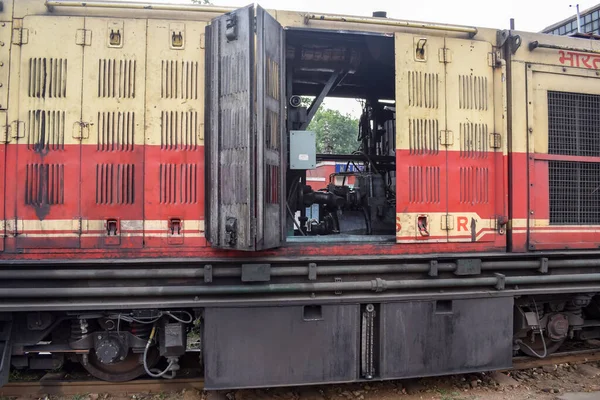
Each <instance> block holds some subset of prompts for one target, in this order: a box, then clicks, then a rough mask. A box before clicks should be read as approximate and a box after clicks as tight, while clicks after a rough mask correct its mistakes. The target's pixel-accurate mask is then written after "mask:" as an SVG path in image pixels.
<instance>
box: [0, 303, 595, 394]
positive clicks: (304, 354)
mask: <svg viewBox="0 0 600 400" xmlns="http://www.w3.org/2000/svg"><path fill="white" fill-rule="evenodd" d="M0 318H1V319H0V322H1V324H2V326H1V327H0V328H1V329H0V349H1V350H2V352H1V353H2V355H3V364H2V370H1V371H0V373H1V376H2V378H3V382H2V383H3V384H4V383H6V382H7V380H8V371H9V366H10V365H12V368H14V369H48V370H55V369H57V368H60V367H62V366H63V364H65V363H66V362H67V361H69V362H76V363H79V364H81V365H82V366H83V367H84V368H85V369H86V370H87V371H88V372H89V373H90V374H91V375H92V376H94V377H96V378H99V379H102V380H107V381H115V382H117V381H128V380H131V379H135V378H137V377H139V376H142V375H150V376H153V377H157V378H158V377H163V378H172V377H174V376H176V374H177V372H178V370H179V368H180V363H181V360H182V357H183V356H184V355H186V358H188V359H189V358H190V357H191V358H193V359H194V360H195V362H196V363H197V364H198V365H197V367H201V368H202V369H203V374H204V379H205V387H206V388H207V389H229V388H247V387H268V386H280V385H305V384H317V383H332V382H352V381H370V380H385V379H399V378H410V377H420V376H432V375H443V374H453V373H467V372H476V371H487V370H496V369H506V368H510V367H511V366H512V357H513V356H514V355H519V354H525V355H529V356H534V357H539V358H544V357H547V356H549V355H550V354H552V353H553V352H556V351H557V350H558V349H559V348H560V347H561V345H562V344H563V343H564V342H565V341H567V340H573V341H576V340H587V339H592V338H599V337H600V296H597V295H596V293H579V294H561V295H556V294H554V295H538V296H520V297H478V298H459V297H455V298H451V299H442V300H431V299H429V300H419V301H416V300H413V301H373V302H357V303H347V304H343V303H338V304H321V305H319V304H315V303H307V304H294V305H287V306H269V305H267V306H255V305H250V306H246V307H244V306H223V307H205V308H197V309H191V308H188V309H169V310H167V309H146V310H141V309H140V310H127V311H125V310H115V311H88V312H75V311H62V312H31V313H26V312H15V313H4V314H0ZM5 350H6V351H5ZM11 356H12V359H11Z"/></svg>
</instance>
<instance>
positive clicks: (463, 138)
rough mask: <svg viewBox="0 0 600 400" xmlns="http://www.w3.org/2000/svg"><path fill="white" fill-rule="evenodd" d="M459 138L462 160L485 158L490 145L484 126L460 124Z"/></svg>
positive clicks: (486, 129) (469, 123)
mask: <svg viewBox="0 0 600 400" xmlns="http://www.w3.org/2000/svg"><path fill="white" fill-rule="evenodd" d="M459 136H460V137H459V141H460V156H461V157H462V158H487V156H488V149H489V146H490V143H489V132H488V127H487V125H486V124H476V123H473V122H466V123H461V124H460V134H459Z"/></svg>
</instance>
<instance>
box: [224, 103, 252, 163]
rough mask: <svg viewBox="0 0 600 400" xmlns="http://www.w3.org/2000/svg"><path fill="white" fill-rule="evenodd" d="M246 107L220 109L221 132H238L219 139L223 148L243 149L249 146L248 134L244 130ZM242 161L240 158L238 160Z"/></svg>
mask: <svg viewBox="0 0 600 400" xmlns="http://www.w3.org/2000/svg"><path fill="white" fill-rule="evenodd" d="M249 118H250V117H249V115H248V109H247V108H242V109H236V110H228V109H225V110H222V111H221V126H222V131H223V132H240V134H239V135H224V136H223V137H221V138H219V139H220V140H221V148H222V149H224V150H234V149H245V148H247V147H248V146H249V143H248V135H244V134H241V132H245V131H246V129H248V128H247V125H248V121H249ZM240 161H242V160H240Z"/></svg>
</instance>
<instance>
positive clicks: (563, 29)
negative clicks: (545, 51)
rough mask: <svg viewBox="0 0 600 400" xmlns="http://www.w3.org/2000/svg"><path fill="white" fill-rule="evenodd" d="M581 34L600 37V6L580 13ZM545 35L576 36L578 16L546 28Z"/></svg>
mask: <svg viewBox="0 0 600 400" xmlns="http://www.w3.org/2000/svg"><path fill="white" fill-rule="evenodd" d="M579 15H580V23H581V33H584V34H593V35H600V4H597V5H595V6H593V7H590V8H588V9H587V10H583V11H581V12H580V14H579ZM542 32H543V33H550V34H553V35H574V34H576V33H577V16H576V15H573V16H572V17H570V18H567V19H565V20H562V21H560V22H557V23H555V24H552V25H550V26H549V27H547V28H545V29H544V30H543V31H542Z"/></svg>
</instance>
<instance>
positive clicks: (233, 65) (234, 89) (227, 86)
mask: <svg viewBox="0 0 600 400" xmlns="http://www.w3.org/2000/svg"><path fill="white" fill-rule="evenodd" d="M247 58H248V54H246V53H245V52H239V53H237V54H228V55H224V56H222V57H221V68H220V69H221V76H220V78H221V82H220V83H221V85H222V86H221V96H225V95H228V94H234V93H240V92H246V91H247V90H248V71H246V69H245V66H246V65H247V64H248V62H247V61H246V59H247Z"/></svg>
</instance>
